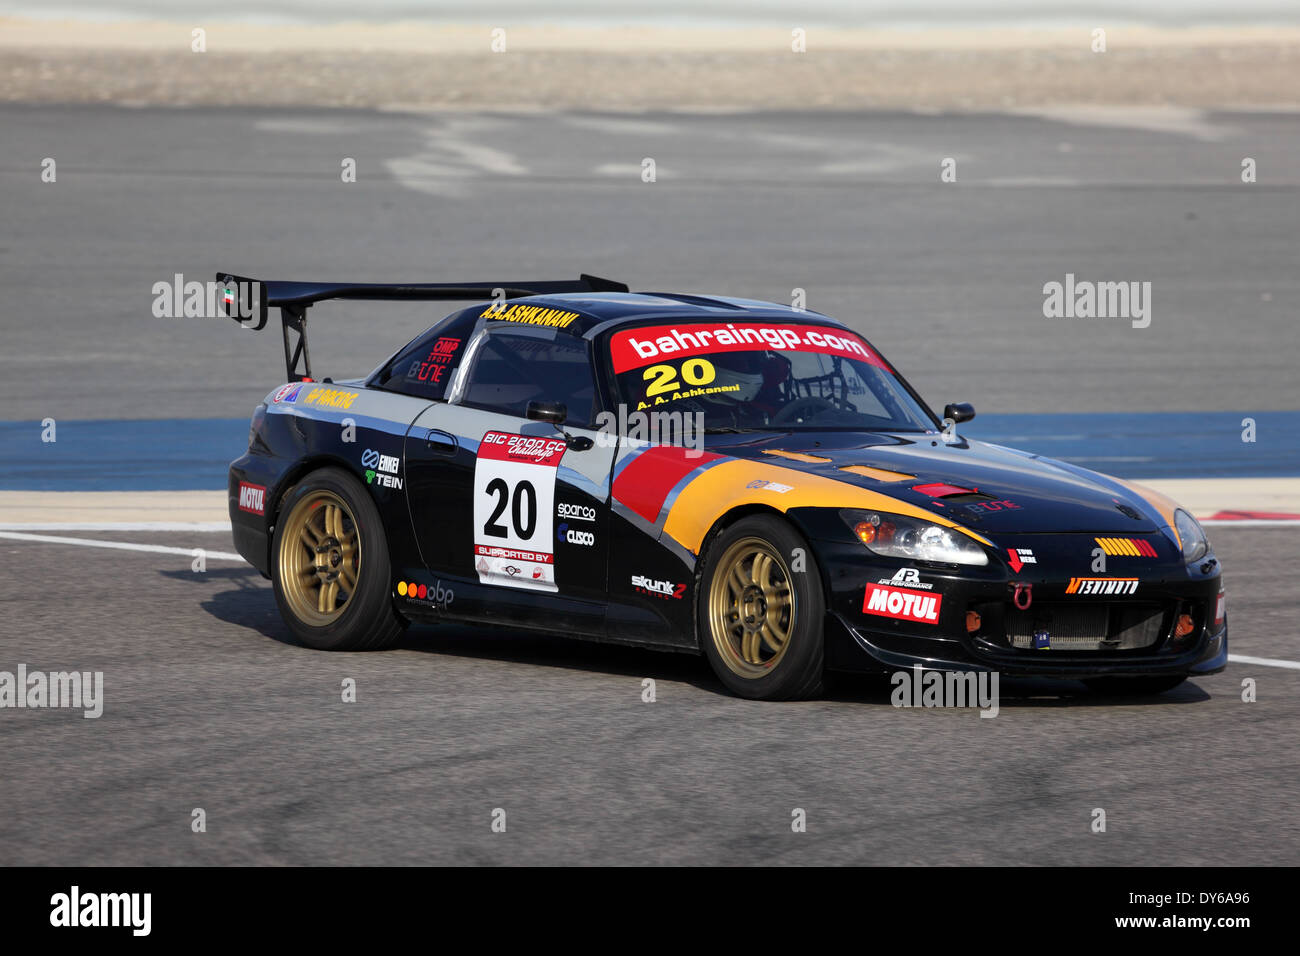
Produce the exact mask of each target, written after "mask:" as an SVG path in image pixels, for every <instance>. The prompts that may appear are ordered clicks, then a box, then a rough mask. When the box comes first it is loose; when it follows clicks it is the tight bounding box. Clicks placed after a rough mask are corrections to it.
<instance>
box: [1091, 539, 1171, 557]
mask: <svg viewBox="0 0 1300 956" xmlns="http://www.w3.org/2000/svg"><path fill="white" fill-rule="evenodd" d="M1092 540H1094V541H1096V542H1097V546H1098V547H1100V548H1101V550H1102V551H1104V552H1105V553H1106V554H1108V555H1110V556H1111V557H1115V558H1155V557H1159V555H1157V554H1156V549H1155V548H1153V547H1152V546H1151V542H1149V541H1143V540H1142V539H1141V538H1093V539H1092Z"/></svg>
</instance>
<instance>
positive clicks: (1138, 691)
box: [1084, 674, 1187, 697]
mask: <svg viewBox="0 0 1300 956" xmlns="http://www.w3.org/2000/svg"><path fill="white" fill-rule="evenodd" d="M1185 680H1187V675H1186V674H1172V675H1167V676H1162V677H1094V678H1092V679H1091V680H1086V681H1084V683H1085V684H1087V685H1088V689H1089V690H1090V691H1092V692H1093V693H1094V694H1101V695H1103V696H1106V697H1148V696H1152V695H1154V694H1163V693H1164V692H1165V691H1167V690H1173V689H1174V688H1175V687H1177V686H1178V685H1179V684H1181V683H1182V682H1183V681H1185Z"/></svg>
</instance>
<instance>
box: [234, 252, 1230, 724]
mask: <svg viewBox="0 0 1300 956" xmlns="http://www.w3.org/2000/svg"><path fill="white" fill-rule="evenodd" d="M218 279H219V280H220V281H221V282H223V283H224V284H225V288H226V290H227V291H226V296H225V300H226V302H227V309H228V311H229V313H230V314H231V316H232V317H233V318H236V319H239V320H240V321H243V322H252V323H257V326H256V327H258V328H260V327H262V326H263V325H265V323H266V319H267V313H268V309H269V308H271V307H277V308H279V309H280V319H281V322H282V324H283V334H284V346H285V358H286V367H287V369H286V370H287V377H288V381H287V382H286V383H285V384H282V385H279V386H277V387H276V388H274V389H273V390H272V391H271V392H270V393H269V394H268V395H267V396H266V399H265V401H264V402H263V403H262V404H260V405H258V407H257V410H256V412H255V413H254V415H253V420H252V427H251V430H250V440H249V446H248V452H247V453H246V454H245V455H243V456H242V457H241V458H239V459H238V460H237V461H235V462H234V463H233V464H232V465H231V468H230V485H229V494H230V515H231V520H232V523H233V526H234V539H235V545H236V547H237V548H238V550H239V552H240V554H242V555H243V556H244V557H245V558H247V559H248V561H249V562H251V563H252V564H253V565H254V566H255V567H257V568H258V569H260V570H261V571H262V572H263V573H264V574H266V575H268V576H269V577H270V578H271V580H272V582H273V583H274V590H275V599H276V602H277V604H278V605H279V608H280V611H281V613H282V614H283V616H284V620H285V622H286V623H287V625H288V626H289V628H290V629H291V630H292V631H293V633H294V634H295V635H296V636H297V637H298V639H299V640H301V641H302V643H304V644H306V645H308V646H310V647H315V648H322V649H328V650H363V649H374V648H381V647H385V646H387V645H390V644H392V643H393V642H394V641H396V640H397V639H398V637H399V636H400V635H401V634H402V632H403V629H404V628H406V627H407V626H408V624H411V623H415V622H419V623H429V622H438V621H449V620H454V621H473V622H480V623H491V624H497V625H501V626H509V627H524V628H536V629H539V630H544V631H549V632H554V633H560V634H566V635H571V636H577V637H585V638H590V639H593V640H599V641H611V642H617V643H625V644H636V645H644V646H651V647H656V648H663V649H670V650H679V651H687V652H690V653H696V654H703V655H704V656H705V657H707V658H708V661H709V663H710V664H711V665H712V667H713V669H714V671H715V672H716V673H717V675H718V677H719V679H720V680H721V681H722V682H723V683H724V684H725V685H726V686H727V687H728V688H730V689H731V690H732V691H734V692H735V693H737V694H740V695H742V696H745V697H752V698H761V699H779V698H794V697H807V696H810V695H814V694H816V693H817V692H818V691H819V689H820V688H821V686H822V681H823V677H824V674H825V673H826V671H828V670H841V671H882V670H883V671H895V670H899V669H903V668H911V667H913V666H914V665H920V666H921V667H923V668H926V669H934V670H960V671H998V672H1000V673H1001V674H1003V675H1006V676H1017V675H1034V676H1043V677H1052V678H1064V679H1074V680H1083V681H1087V682H1089V683H1090V684H1091V685H1092V686H1093V687H1095V688H1099V689H1103V690H1121V691H1133V692H1159V691H1162V690H1165V689H1168V688H1170V687H1173V686H1174V685H1176V684H1177V683H1179V682H1180V681H1182V680H1184V679H1185V678H1186V677H1187V676H1188V675H1192V674H1208V673H1213V672H1215V671H1218V670H1221V669H1222V668H1223V667H1224V666H1225V662H1226V661H1227V655H1228V636H1227V634H1228V632H1227V620H1226V614H1225V611H1224V599H1223V589H1222V585H1221V577H1220V568H1219V565H1218V562H1217V560H1216V558H1215V556H1214V554H1213V553H1212V551H1211V549H1210V544H1209V542H1208V541H1207V539H1206V536H1205V533H1204V531H1203V530H1202V529H1201V527H1200V525H1199V524H1198V523H1197V522H1196V521H1195V520H1194V519H1193V518H1192V516H1191V515H1190V514H1189V513H1188V512H1187V511H1186V510H1184V509H1182V508H1180V507H1179V506H1178V505H1177V504H1175V503H1174V502H1172V501H1170V500H1168V499H1167V498H1165V497H1164V496H1162V495H1160V494H1157V493H1155V492H1153V491H1150V490H1147V489H1144V488H1141V487H1139V486H1136V485H1133V484H1131V483H1129V482H1126V481H1121V480H1118V479H1115V478H1110V477H1107V476H1105V475H1101V474H1097V473H1095V472H1091V471H1087V470H1085V469H1083V468H1078V467H1075V466H1073V465H1070V464H1068V463H1065V462H1061V461H1053V460H1051V459H1047V458H1043V457H1040V456H1038V455H1033V454H1028V453H1025V452H1020V451H1015V450H1012V449H1009V448H1002V447H998V446H995V445H989V444H985V443H982V442H978V441H972V440H967V439H965V438H963V437H962V436H961V435H960V434H959V433H958V431H957V428H958V426H959V425H961V424H962V423H963V422H965V421H967V420H968V419H970V418H971V417H973V415H974V410H973V409H972V408H971V407H970V406H969V405H964V404H951V405H948V406H947V407H946V408H945V409H944V413H943V416H942V417H940V416H938V415H936V414H935V413H934V412H932V411H931V410H930V409H929V408H928V407H927V406H926V404H925V403H924V402H923V401H922V400H921V398H920V397H919V396H918V395H917V394H916V392H915V391H914V390H913V389H912V388H911V387H910V386H909V385H908V383H907V382H906V381H905V380H904V379H903V377H902V376H901V375H899V374H898V372H897V371H896V370H895V368H894V367H893V366H892V365H891V364H890V363H889V362H888V361H887V360H886V359H885V358H884V357H883V356H882V355H881V354H880V353H879V352H877V351H876V350H875V349H874V348H873V347H872V346H871V344H870V343H869V342H867V341H866V340H865V339H863V338H862V337H861V336H859V335H857V334H856V333H854V332H853V331H851V330H849V329H848V328H846V327H845V326H843V325H841V324H840V323H838V322H835V321H834V320H832V319H829V318H827V317H825V316H822V315H819V314H817V313H814V312H808V311H797V310H793V309H790V308H786V307H783V306H779V305H773V304H770V303H764V302H757V301H752V300H746V299H736V298H724V297H714V296H710V297H705V296H698V295H682V294H676V293H653V294H652V293H630V292H629V291H628V290H627V288H626V286H623V285H621V284H619V283H615V282H610V281H608V280H602V279H597V278H594V277H591V276H583V277H582V278H581V279H579V280H577V281H571V282H537V283H532V282H525V283H500V282H499V283H469V284H417V285H373V284H363V285H348V284H338V283H328V284H320V283H295V282H255V281H252V280H248V279H241V278H239V277H236V276H227V275H219V276H218ZM327 299H352V300H368V301H375V300H385V299H389V300H396V299H404V300H411V299H417V300H437V299H466V300H471V299H472V300H476V304H474V305H472V306H470V307H469V308H467V309H464V310H462V311H459V312H456V313H454V314H453V315H451V316H449V317H447V318H446V319H443V320H442V321H441V322H438V323H437V324H435V325H434V326H433V327H432V328H430V329H429V330H428V331H427V332H425V333H424V334H422V335H420V336H418V337H416V338H415V339H414V340H413V341H411V342H410V343H408V344H407V345H405V346H403V347H402V348H401V349H399V350H398V351H397V352H396V353H394V354H393V355H391V356H389V357H388V358H386V359H384V360H383V361H382V362H381V363H380V364H379V366H378V367H377V368H376V369H375V370H374V371H373V372H371V373H370V374H369V375H367V376H365V377H364V378H358V379H349V380H347V381H330V380H329V379H324V380H323V381H316V380H315V379H314V378H313V376H312V370H311V362H310V354H309V352H308V350H307V341H306V323H307V310H308V308H309V307H310V306H311V305H312V304H313V303H316V302H319V301H322V300H327ZM646 419H650V420H651V423H652V424H653V423H654V422H655V421H659V422H664V423H668V424H674V425H677V426H679V427H678V428H677V430H676V431H674V432H672V435H671V436H670V438H669V440H665V439H664V437H663V434H662V433H660V434H658V435H656V433H655V432H654V431H653V429H652V430H651V431H649V432H647V431H646V429H645V421H646ZM692 425H694V426H696V427H690V426H692Z"/></svg>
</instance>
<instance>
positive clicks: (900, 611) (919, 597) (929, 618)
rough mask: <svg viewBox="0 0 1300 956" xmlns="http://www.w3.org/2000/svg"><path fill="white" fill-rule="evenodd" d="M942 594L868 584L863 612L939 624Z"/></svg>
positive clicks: (863, 601)
mask: <svg viewBox="0 0 1300 956" xmlns="http://www.w3.org/2000/svg"><path fill="white" fill-rule="evenodd" d="M942 604H943V595H942V594H926V593H924V592H920V591H906V590H903V589H902V588H892V587H889V586H887V585H884V584H868V585H867V593H866V595H865V596H864V597H863V599H862V613H863V614H875V615H877V616H878V617H892V618H894V619H895V620H899V621H918V622H920V623H921V624H938V623H939V607H940V606H941V605H942Z"/></svg>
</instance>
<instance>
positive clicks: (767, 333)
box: [610, 322, 934, 431]
mask: <svg viewBox="0 0 1300 956" xmlns="http://www.w3.org/2000/svg"><path fill="white" fill-rule="evenodd" d="M610 357H611V359H612V360H613V363H614V374H615V378H616V381H617V383H618V392H619V400H620V401H621V402H622V403H623V404H624V405H625V406H626V407H627V409H628V410H629V411H640V412H650V411H663V412H685V413H697V412H698V413H701V414H702V415H703V416H704V418H703V421H704V427H705V428H706V429H708V430H711V431H730V430H750V429H766V428H778V429H781V430H786V429H804V430H814V429H817V430H821V429H850V430H854V431H926V430H932V429H933V428H934V423H933V422H932V421H931V419H930V418H929V416H928V415H927V414H926V413H925V411H924V410H923V409H922V408H921V406H920V405H919V404H918V403H917V402H916V401H915V400H914V399H913V398H912V396H911V395H910V394H909V393H908V391H907V390H906V389H905V388H904V387H903V385H902V384H901V383H900V382H899V381H898V379H896V378H895V377H894V376H893V374H892V373H890V371H889V370H888V369H887V368H886V367H885V363H884V361H883V360H882V359H881V358H880V356H879V355H877V354H876V352H875V350H873V349H872V348H871V346H869V345H867V343H866V342H864V341H863V340H862V339H861V338H859V337H858V336H857V335H854V334H853V333H852V332H848V331H846V330H844V329H836V328H828V327H826V326H817V325H784V324H770V323H753V322H746V323H728V324H725V325H724V324H721V323H717V324H707V325H705V324H679V325H655V326H643V327H640V328H635V329H628V330H626V331H620V332H616V333H614V335H613V336H611V338H610Z"/></svg>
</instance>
